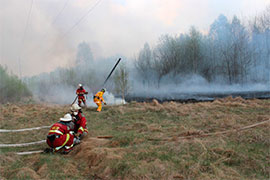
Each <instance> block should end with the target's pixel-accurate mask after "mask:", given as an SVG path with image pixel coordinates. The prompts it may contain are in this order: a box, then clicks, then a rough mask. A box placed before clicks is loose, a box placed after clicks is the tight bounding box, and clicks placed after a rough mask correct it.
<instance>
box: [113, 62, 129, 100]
mask: <svg viewBox="0 0 270 180" xmlns="http://www.w3.org/2000/svg"><path fill="white" fill-rule="evenodd" d="M128 78H129V74H128V71H127V68H126V66H125V65H124V64H121V65H120V68H119V69H118V70H116V72H115V75H114V87H115V91H116V93H117V94H121V97H122V99H123V100H124V99H125V96H126V95H127V93H128V91H129V90H130V89H131V87H130V84H129V80H128Z"/></svg>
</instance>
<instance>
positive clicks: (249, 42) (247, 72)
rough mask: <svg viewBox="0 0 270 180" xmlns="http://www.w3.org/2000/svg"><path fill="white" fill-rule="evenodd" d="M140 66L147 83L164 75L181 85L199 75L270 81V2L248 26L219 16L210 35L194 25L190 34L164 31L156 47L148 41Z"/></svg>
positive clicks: (209, 78)
mask: <svg viewBox="0 0 270 180" xmlns="http://www.w3.org/2000/svg"><path fill="white" fill-rule="evenodd" d="M135 67H136V70H137V72H138V75H139V76H140V77H141V79H142V80H143V83H145V84H148V85H153V84H157V85H158V86H159V85H160V83H161V82H162V80H163V79H166V80H167V79H170V80H171V81H172V82H174V83H176V84H178V83H181V79H183V77H186V76H188V75H194V74H195V75H199V76H202V77H203V78H205V79H206V80H207V81H208V82H223V83H224V84H245V83H250V82H253V83H270V74H269V72H270V6H269V7H268V8H267V9H266V11H265V12H263V13H262V14H261V15H259V16H257V17H255V18H254V19H252V20H250V21H249V23H248V25H243V23H242V22H241V21H240V19H239V18H237V17H236V16H234V17H233V19H232V20H231V21H229V20H228V19H227V18H226V17H225V16H224V15H220V16H219V17H218V18H217V19H216V20H215V21H214V23H213V24H212V25H211V27H210V30H209V32H208V33H207V34H202V33H201V32H200V31H198V30H197V29H196V28H195V27H191V28H190V30H189V32H188V33H187V34H180V35H179V36H171V35H164V36H162V37H161V38H160V39H159V42H158V44H157V45H156V46H155V47H153V48H150V46H149V44H148V43H145V45H144V48H143V49H142V50H141V51H140V52H139V54H138V57H137V58H136V61H135Z"/></svg>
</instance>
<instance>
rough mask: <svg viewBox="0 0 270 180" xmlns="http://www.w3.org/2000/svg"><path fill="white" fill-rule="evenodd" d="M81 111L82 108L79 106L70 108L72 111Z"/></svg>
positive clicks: (74, 105) (73, 105) (75, 105)
mask: <svg viewBox="0 0 270 180" xmlns="http://www.w3.org/2000/svg"><path fill="white" fill-rule="evenodd" d="M80 109H81V107H80V106H79V105H78V104H72V106H71V108H70V110H71V111H78V110H80Z"/></svg>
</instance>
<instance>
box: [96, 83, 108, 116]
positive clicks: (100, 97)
mask: <svg viewBox="0 0 270 180" xmlns="http://www.w3.org/2000/svg"><path fill="white" fill-rule="evenodd" d="M105 91H106V90H105V89H104V88H102V89H101V91H99V92H97V94H96V95H94V102H95V103H96V104H97V106H98V108H97V111H98V112H100V111H101V109H102V102H103V104H104V105H106V104H107V103H106V102H105V101H104V99H103V94H104V93H105Z"/></svg>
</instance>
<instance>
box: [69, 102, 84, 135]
mask: <svg viewBox="0 0 270 180" xmlns="http://www.w3.org/2000/svg"><path fill="white" fill-rule="evenodd" d="M70 110H71V116H72V117H73V122H74V128H73V131H74V133H76V134H77V135H78V138H79V139H80V140H81V139H82V138H83V137H85V136H86V135H87V134H88V130H87V121H86V118H85V117H84V115H83V113H82V108H81V107H80V106H79V105H78V104H73V105H72V106H71V108H70Z"/></svg>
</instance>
